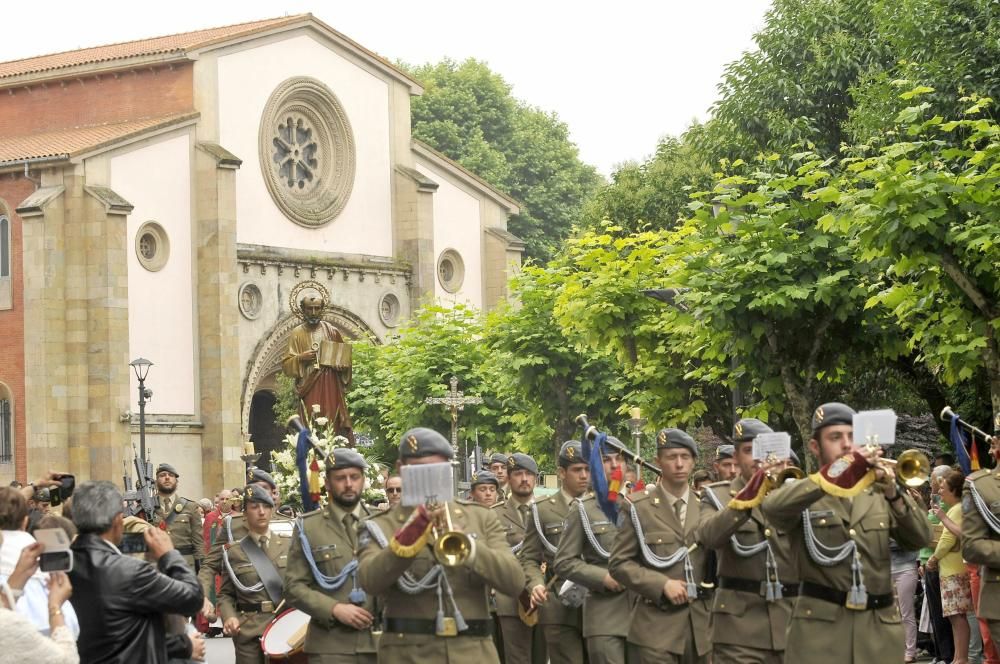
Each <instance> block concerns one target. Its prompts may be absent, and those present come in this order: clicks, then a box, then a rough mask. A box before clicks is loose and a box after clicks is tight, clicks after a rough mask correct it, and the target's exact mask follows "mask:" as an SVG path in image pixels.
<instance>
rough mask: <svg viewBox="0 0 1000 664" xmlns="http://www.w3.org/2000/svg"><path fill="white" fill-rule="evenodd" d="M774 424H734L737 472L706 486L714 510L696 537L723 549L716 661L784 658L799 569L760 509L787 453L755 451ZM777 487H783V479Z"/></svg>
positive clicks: (744, 663)
mask: <svg viewBox="0 0 1000 664" xmlns="http://www.w3.org/2000/svg"><path fill="white" fill-rule="evenodd" d="M762 433H771V427H769V426H767V425H766V424H764V423H763V422H761V421H760V420H758V419H754V418H744V419H742V420H740V421H739V422H737V423H736V425H735V426H734V427H733V443H734V445H733V458H734V459H735V461H736V464H737V467H738V469H739V475H737V476H736V478H735V479H733V480H732V481H730V482H715V483H714V484H710V485H708V487H706V490H705V493H704V495H703V496H702V503H703V504H704V505H705V506H707V507H708V508H709V509H710V510H711V511H712V512H713V516H711V517H709V518H708V520H707V521H703V522H702V524H701V526H700V527H699V529H698V541H699V542H700V543H701V544H702V545H703V546H706V547H708V548H710V549H715V550H716V552H717V554H718V561H719V562H718V564H719V576H718V584H717V589H716V592H715V604H714V605H713V607H712V644H713V646H714V650H713V654H712V662H713V664H781V662H782V661H783V659H784V655H785V629H786V628H787V627H788V621H789V619H790V618H791V615H792V605H793V604H794V602H795V598H796V597H797V596H798V594H799V583H798V580H799V575H798V570H797V568H796V565H795V559H794V557H793V556H792V551H791V547H790V545H789V541H788V536H787V534H786V533H785V531H783V530H779V529H778V528H776V527H775V526H774V525H773V524H772V523H771V522H770V521H768V519H767V518H766V517H765V516H764V514H763V513H762V512H761V510H760V506H759V503H760V501H762V500H763V498H764V495H766V491H767V489H768V487H769V485H770V482H767V481H766V480H767V478H768V477H769V474H775V473H779V472H780V471H781V470H783V469H784V468H785V465H786V463H787V461H786V460H781V461H777V462H774V463H763V464H762V463H761V462H760V461H757V460H755V459H754V458H753V439H754V438H755V437H757V436H758V435H759V434H762ZM779 488H780V487H779Z"/></svg>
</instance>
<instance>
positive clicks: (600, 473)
mask: <svg viewBox="0 0 1000 664" xmlns="http://www.w3.org/2000/svg"><path fill="white" fill-rule="evenodd" d="M607 439H608V435H607V434H605V433H598V434H597V435H596V436H595V437H594V442H593V444H592V445H587V443H586V442H584V446H585V447H589V448H590V450H589V455H587V461H588V462H589V464H590V481H591V483H592V484H593V486H594V494H595V495H596V496H597V504H598V505H599V506H600V508H601V511H602V512H604V514H605V516H607V517H608V520H610V521H611V523H618V505H617V503H615V502H614V501H612V500H611V499H610V498H609V497H608V478H607V477H606V476H605V475H604V441H606V440H607ZM584 452H585V453H586V452H587V450H586V449H585V450H584Z"/></svg>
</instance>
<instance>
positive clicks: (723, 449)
mask: <svg viewBox="0 0 1000 664" xmlns="http://www.w3.org/2000/svg"><path fill="white" fill-rule="evenodd" d="M734 456H736V448H735V447H733V446H732V445H719V446H718V447H716V448H715V459H716V461H718V460H720V459H732V458H733V457H734Z"/></svg>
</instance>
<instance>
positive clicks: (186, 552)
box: [174, 544, 194, 556]
mask: <svg viewBox="0 0 1000 664" xmlns="http://www.w3.org/2000/svg"><path fill="white" fill-rule="evenodd" d="M174 548H175V549H177V553H179V554H181V555H182V556H193V555H194V545H193V544H187V545H185V546H176V547H174Z"/></svg>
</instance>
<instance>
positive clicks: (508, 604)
mask: <svg viewBox="0 0 1000 664" xmlns="http://www.w3.org/2000/svg"><path fill="white" fill-rule="evenodd" d="M507 477H508V480H509V485H510V498H509V499H508V500H507V501H506V502H505V503H501V504H498V505H496V507H495V508H494V512H495V513H496V514H497V516H498V517H500V524H501V525H502V526H503V530H504V535H505V536H506V538H507V545H508V546H509V547H510V550H511V552H512V553H514V554H515V555H518V554H519V553H520V551H521V547H522V544H523V542H524V532H525V530H526V528H527V526H528V524H529V523H530V522H531V500H532V498H533V496H534V493H535V482H536V481H537V480H538V464H536V463H535V460H534V459H532V458H531V457H530V456H528V455H527V454H521V453H520V452H515V453H514V454H511V455H510V457H508V459H507ZM517 605H518V597H517V596H516V595H513V596H512V595H503V594H501V593H496V606H497V616H498V617H499V618H500V628H501V631H502V632H503V652H504V661H505V662H506V664H530V663H531V662H532V661H535V662H541V664H544V662H545V660H546V658H545V657H544V644H543V643H542V641H543V636H542V632H541V629H540V628H539V627H538V626H537V625H536V626H534V627H529V626H528V625H526V624H525V623H524V622H523V621H522V620H521V618H520V616H519V614H518V608H517ZM535 639H537V643H536V641H535ZM539 651H543V652H542V653H539ZM532 653H535V654H536V656H535V657H533V656H532ZM539 655H541V656H539Z"/></svg>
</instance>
